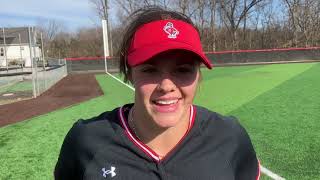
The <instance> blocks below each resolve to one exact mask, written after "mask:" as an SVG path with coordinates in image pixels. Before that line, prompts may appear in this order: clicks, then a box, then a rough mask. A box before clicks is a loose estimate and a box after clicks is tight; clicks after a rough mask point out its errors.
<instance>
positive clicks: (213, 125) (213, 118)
mask: <svg viewBox="0 0 320 180" xmlns="http://www.w3.org/2000/svg"><path fill="white" fill-rule="evenodd" d="M195 107H196V121H197V123H198V126H199V128H200V129H202V130H208V131H211V132H212V131H213V130H215V131H219V132H220V131H221V132H224V134H229V135H231V134H232V135H235V136H236V135H238V134H242V133H246V132H245V129H244V128H243V127H242V126H241V124H240V123H239V120H238V119H237V118H236V117H234V116H224V115H222V114H219V113H217V112H214V111H211V110H209V109H207V108H204V107H201V106H195Z"/></svg>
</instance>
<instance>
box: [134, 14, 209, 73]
mask: <svg viewBox="0 0 320 180" xmlns="http://www.w3.org/2000/svg"><path fill="white" fill-rule="evenodd" d="M169 50H184V51H189V52H192V53H194V54H195V55H197V56H198V57H199V59H200V60H201V61H202V62H203V63H204V64H205V65H206V66H207V68H209V69H211V68H212V64H211V63H210V60H209V59H208V58H207V57H206V56H205V55H204V53H203V51H202V46H201V41H200V37H199V34H198V31H197V30H196V29H195V28H194V27H193V26H192V25H191V24H188V23H186V22H184V21H181V20H174V19H167V20H159V21H153V22H150V23H147V24H144V25H142V26H141V27H139V28H138V29H137V31H136V32H135V34H134V36H133V38H132V41H131V45H130V47H129V50H128V64H129V65H130V66H131V67H132V66H136V65H139V64H142V63H144V62H146V61H148V60H149V59H151V58H152V57H154V56H156V55H158V54H160V53H163V52H166V51H169Z"/></svg>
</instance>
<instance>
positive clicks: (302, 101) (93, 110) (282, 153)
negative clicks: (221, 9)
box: [0, 63, 320, 180]
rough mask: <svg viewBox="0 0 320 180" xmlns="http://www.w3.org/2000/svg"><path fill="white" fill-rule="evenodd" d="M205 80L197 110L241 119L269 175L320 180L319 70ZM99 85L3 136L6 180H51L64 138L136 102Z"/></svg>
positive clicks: (230, 71)
mask: <svg viewBox="0 0 320 180" xmlns="http://www.w3.org/2000/svg"><path fill="white" fill-rule="evenodd" d="M202 74H203V80H202V82H201V86H200V88H199V94H198V96H197V97H196V102H195V103H196V104H199V105H203V106H206V107H208V108H209V109H211V110H214V111H217V112H220V113H222V114H225V115H233V116H236V117H238V118H239V119H240V122H241V124H242V125H243V126H245V128H246V129H247V131H248V133H249V135H250V137H251V139H252V141H253V144H254V146H255V149H256V151H257V154H258V156H259V159H260V161H261V163H262V164H263V165H264V166H265V167H267V168H268V169H270V170H271V171H273V172H275V173H277V174H279V175H281V176H283V177H285V178H286V179H290V180H291V179H294V180H295V179H297V180H301V179H320V152H319V150H320V143H319V142H320V140H319V139H320V133H319V132H318V129H319V128H320V122H318V120H319V119H320V113H319V110H320V80H319V77H320V63H308V64H282V65H265V66H242V67H225V68H222V67H221V68H215V69H214V70H213V71H208V70H203V72H202ZM97 80H98V81H99V84H100V86H101V88H102V89H103V91H104V96H101V97H97V98H94V99H91V100H89V101H87V102H84V103H81V104H77V105H74V106H71V107H68V108H64V109H61V110H57V111H54V112H51V113H49V114H46V115H42V116H39V117H35V118H33V119H29V120H26V121H23V122H20V123H17V124H14V125H9V126H6V127H2V128H0V154H1V155H0V162H1V163H0V179H52V178H53V177H52V171H53V168H54V165H55V162H56V160H57V157H58V153H59V149H60V146H61V144H62V141H63V138H64V136H65V134H66V133H67V131H68V130H69V128H70V127H71V126H72V124H73V123H74V122H75V121H76V120H77V119H80V118H89V117H92V116H95V115H98V114H100V113H101V112H103V111H106V110H111V109H113V108H115V107H117V106H120V105H122V104H124V103H128V102H132V97H133V92H132V90H130V89H129V88H127V87H126V86H124V85H121V84H120V83H119V82H117V81H116V80H114V79H112V78H111V77H109V76H106V75H98V76H97ZM115 98H117V100H116V101H115V100H114V99H115ZM263 179H268V178H266V177H265V176H263Z"/></svg>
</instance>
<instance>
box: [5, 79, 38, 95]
mask: <svg viewBox="0 0 320 180" xmlns="http://www.w3.org/2000/svg"><path fill="white" fill-rule="evenodd" d="M19 91H31V92H32V81H18V82H16V83H13V84H11V85H10V86H4V87H1V88H0V93H15V92H19Z"/></svg>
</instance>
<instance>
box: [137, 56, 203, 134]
mask: <svg viewBox="0 0 320 180" xmlns="http://www.w3.org/2000/svg"><path fill="white" fill-rule="evenodd" d="M191 57H192V56H188V55H186V54H182V53H180V55H160V56H156V57H155V58H153V59H152V60H149V61H147V62H146V63H144V64H141V65H138V66H135V67H133V68H132V71H131V72H132V74H131V82H132V83H133V85H134V87H135V111H134V113H135V114H137V116H138V117H139V118H143V120H146V122H144V123H154V124H153V125H156V126H158V127H161V128H170V127H174V126H176V125H177V124H178V123H179V122H181V121H183V120H186V119H188V118H189V108H190V105H192V102H193V99H194V97H195V94H196V90H197V86H198V81H199V74H200V72H199V62H198V61H197V60H194V59H192V58H191ZM150 120H151V121H150Z"/></svg>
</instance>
